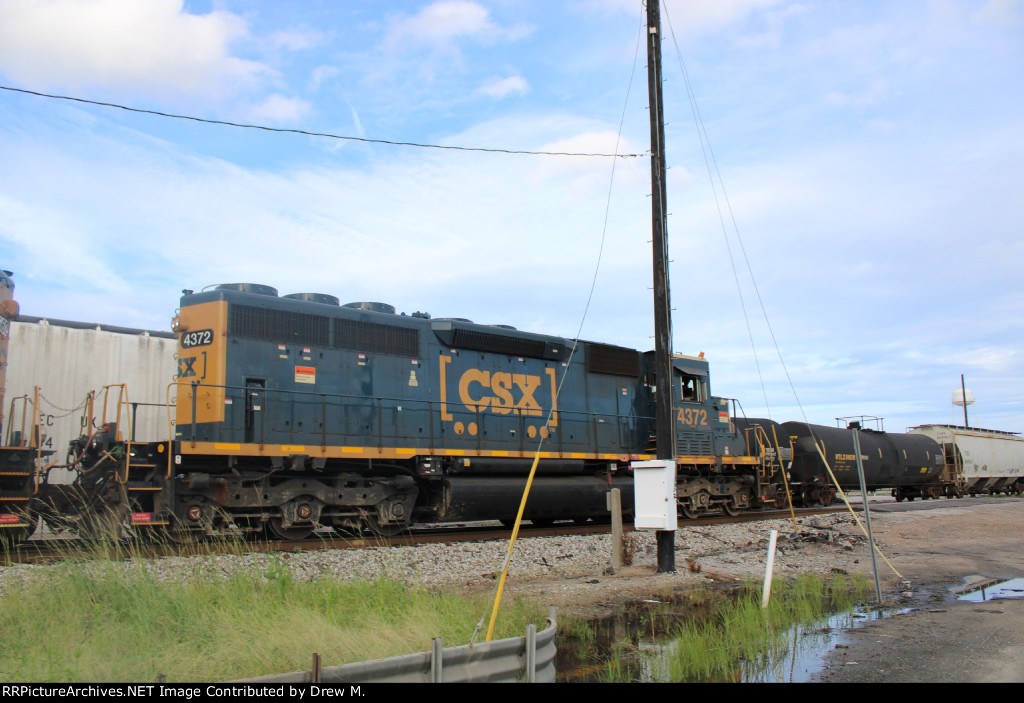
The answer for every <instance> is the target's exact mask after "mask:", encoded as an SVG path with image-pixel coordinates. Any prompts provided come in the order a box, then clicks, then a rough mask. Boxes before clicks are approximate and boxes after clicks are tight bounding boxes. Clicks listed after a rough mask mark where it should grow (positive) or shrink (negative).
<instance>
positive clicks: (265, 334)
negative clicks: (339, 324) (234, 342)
mask: <svg viewBox="0 0 1024 703" xmlns="http://www.w3.org/2000/svg"><path fill="white" fill-rule="evenodd" d="M228 334H230V335H232V336H235V337H248V338H249V339H263V340H267V341H270V342H277V343H279V344H281V343H290V344H306V345H309V346H315V347H326V346H327V345H328V344H329V343H330V320H329V318H327V317H324V316H323V315H310V314H308V313H295V312H286V311H284V310H271V309H267V308H254V307H250V306H248V305H232V306H231V308H230V313H229V315H228Z"/></svg>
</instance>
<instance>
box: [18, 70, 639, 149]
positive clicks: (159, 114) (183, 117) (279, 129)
mask: <svg viewBox="0 0 1024 703" xmlns="http://www.w3.org/2000/svg"><path fill="white" fill-rule="evenodd" d="M0 89H3V90H9V91H12V92H15V93H25V94H26V95H35V96H38V97H41V98H51V99H54V100H71V101H73V102H78V103H86V104H88V105H99V106H101V107H116V108H117V109H119V110H127V111H128V112H138V113H141V114H144V115H156V116H157V117H170V118H173V119H176V120H191V121H193V122H202V123H204V124H215V125H222V126H225V127H241V128H244V129H261V130H263V131H265V132H283V133H289V134H302V135H305V136H307V137H326V138H328V139H343V140H346V141H352V142H365V143H367V144H387V145H389V146H414V147H418V148H420V149H448V150H452V151H484V152H490V153H497V154H525V155H528V156H596V157H605V158H610V157H619V158H636V157H638V156H643V154H596V153H594V154H583V153H573V152H567V151H528V150H525V149H523V150H518V149H493V148H487V147H471V146H442V145H440V144H419V143H416V142H396V141H389V140H387V139H367V138H365V137H346V136H343V135H340V134H328V133H326V132H307V131H305V130H302V129H285V128H282V127H267V126H265V125H257V124H243V123H239V122H226V121H224V120H208V119H206V118H203V117H191V116H189V115H174V114H171V113H168V112H158V111H156V110H143V109H140V108H137V107H128V106H126V105H118V104H117V103H105V102H100V101H98V100H86V99H85V98H74V97H70V96H67V95H50V94H48V93H39V92H36V91H34V90H24V89H22V88H11V87H10V86H6V85H0Z"/></svg>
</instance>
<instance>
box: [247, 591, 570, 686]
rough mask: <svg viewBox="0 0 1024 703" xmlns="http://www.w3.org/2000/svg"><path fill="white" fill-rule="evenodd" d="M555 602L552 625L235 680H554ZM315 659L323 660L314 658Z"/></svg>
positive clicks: (373, 681)
mask: <svg viewBox="0 0 1024 703" xmlns="http://www.w3.org/2000/svg"><path fill="white" fill-rule="evenodd" d="M555 612H556V609H555V608H551V610H550V614H549V615H548V626H547V627H545V628H544V629H543V630H541V631H540V632H537V626H536V625H534V624H532V623H531V624H529V625H527V626H526V635H525V636H523V637H509V638H508V639H503V640H495V641H493V642H484V643H482V644H473V645H469V644H464V645H460V646H457V647H443V645H442V642H441V638H440V637H435V638H434V646H433V649H432V650H431V651H429V652H419V653H417V654H404V655H400V656H397V657H389V658H387V659H374V660H372V661H365V662H356V663H353V664H344V665H342V666H328V667H323V668H320V667H319V666H317V665H314V668H313V669H311V670H307V671H293V672H290V673H287V674H270V675H268V676H258V677H256V678H251V679H240V680H238V681H232V682H231V683H252V684H284V683H307V684H308V683H516V682H526V683H554V681H555V633H556V631H557V623H556V620H555ZM314 661H319V659H318V658H315V659H314Z"/></svg>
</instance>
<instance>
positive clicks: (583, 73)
mask: <svg viewBox="0 0 1024 703" xmlns="http://www.w3.org/2000/svg"><path fill="white" fill-rule="evenodd" d="M663 5H664V6H665V9H666V12H665V14H666V15H667V17H666V22H665V24H666V31H665V32H664V34H665V37H666V41H665V43H664V45H663V51H664V66H665V112H666V121H667V122H668V126H667V144H668V162H669V166H670V169H671V170H670V172H669V180H668V198H669V211H670V213H671V215H670V219H669V235H670V244H669V252H670V256H671V258H672V259H673V263H672V267H671V277H672V279H671V282H672V302H673V307H674V309H675V313H674V318H673V319H674V347H675V351H678V352H682V353H690V354H696V353H698V352H701V351H703V352H705V354H706V356H707V357H708V358H709V360H710V362H711V369H712V389H713V391H714V392H715V393H716V394H721V395H725V396H729V397H735V398H739V399H740V400H741V402H742V403H743V406H744V408H745V409H746V411H747V412H748V414H763V413H764V412H765V406H766V402H765V396H766V395H767V405H768V406H769V407H770V410H771V414H772V416H773V417H774V418H776V419H779V420H787V419H801V413H800V410H798V409H797V407H796V401H795V400H794V395H793V392H792V390H791V389H790V384H789V381H788V380H787V375H786V373H785V372H784V371H783V369H782V367H781V365H780V363H779V360H778V355H777V354H776V352H775V347H774V345H773V342H772V338H771V336H770V335H769V333H768V332H767V329H766V326H765V323H764V316H763V315H762V313H761V305H760V303H759V302H758V298H757V295H756V293H755V292H754V290H753V288H752V286H751V284H750V277H749V275H748V274H747V264H746V261H745V260H744V256H743V254H744V252H745V254H746V259H747V260H749V262H750V268H751V269H752V270H753V272H754V274H755V277H756V281H757V286H758V290H759V292H760V298H761V300H762V301H763V304H764V309H765V311H766V313H767V317H768V319H769V320H770V322H771V324H772V329H773V331H774V339H775V341H776V342H777V343H778V347H779V349H780V350H781V352H782V356H783V359H784V360H785V363H786V368H787V369H788V376H789V378H791V379H792V384H793V386H794V387H795V389H796V391H797V394H798V395H799V399H800V403H801V404H802V405H803V409H804V412H805V413H806V416H807V418H808V419H809V420H810V421H812V422H819V423H822V424H829V425H832V424H834V418H836V417H838V416H848V415H861V414H864V415H875V416H883V417H885V418H886V420H885V426H886V428H887V429H890V430H902V429H903V428H904V427H906V426H909V425H913V424H919V423H925V422H949V421H950V420H951V418H952V419H957V420H958V421H962V415H953V414H952V409H951V406H950V395H951V392H952V390H953V389H954V388H955V387H958V385H959V381H960V374H961V373H963V374H966V376H967V383H968V386H969V387H970V388H971V389H972V390H973V391H974V394H975V396H976V397H977V398H978V403H977V404H976V405H975V406H973V407H972V409H971V411H972V424H975V422H976V424H981V425H984V426H988V427H995V428H998V429H1006V430H1024V398H1022V397H1021V390H1022V388H1024V383H1022V381H1024V359H1022V349H1024V324H1022V323H1024V312H1022V311H1024V284H1022V282H1021V278H1022V277H1021V275H1020V267H1021V262H1022V260H1024V256H1022V254H1024V238H1022V237H1021V226H1022V223H1024V198H1022V196H1021V194H1022V193H1024V169H1022V166H1021V164H1022V163H1024V71H1022V70H1021V66H1024V2H1021V0H989V1H982V0H978V1H976V2H966V1H964V2H953V1H942V0H933V1H925V0H901V2H886V1H877V2H874V1H867V0H865V1H863V2H838V1H837V2H812V1H803V2H797V1H790V0H720V1H718V2H710V1H707V2H694V1H684V0H667V2H663ZM642 22H643V7H642V5H641V3H640V2H639V1H637V0H588V1H587V2H583V1H579V2H576V1H573V0H566V1H564V2H558V3H552V2H540V1H531V0H475V1H471V0H443V1H439V2H433V3H431V2H391V3H385V2H379V1H369V0H367V1H360V0H349V1H347V2H327V1H318V0H304V1H303V2H291V3H282V2H277V1H269V0H268V1H265V2H264V1H255V0H247V1H244V2H243V1H241V0H223V1H203V2H199V1H196V2H192V1H188V2H182V0H145V1H144V2H140V1H139V0H31V1H28V0H0V84H2V85H5V86H9V87H14V88H21V89H25V90H33V91H39V92H45V93H56V94H60V95H69V96H74V97H80V98H86V99H90V100H96V101H103V102H111V103H118V104H123V105H128V106H131V107H137V108H141V109H147V110H154V111H162V112H168V113H176V114H183V115H192V116H197V117H204V118H209V119H214V120H224V121H231V122H242V123H252V124H259V125H265V126H271V127H279V128H286V129H299V130H304V131H310V132H324V133H330V134H335V135H341V136H353V137H364V138H367V139H378V140H390V141H403V142H420V143H430V144H440V145H460V146H474V147H487V148H503V149H517V150H530V151H571V152H585V153H590V152H612V151H614V150H615V149H616V145H618V147H617V148H618V151H619V152H620V153H630V154H641V156H640V157H636V158H623V159H609V158H593V157H554V156H523V155H508V154H496V153H485V152H465V151H441V150H435V149H419V148H413V147H399V146H387V145H381V144H368V143H362V142H355V141H345V140H338V139H329V138H322V137H309V136H302V135H297V134H281V133H269V132H265V131H257V130H250V129H238V128H232V127H225V126H214V125H209V124H200V123H196V122H189V121H181V120H175V119H167V118H161V117H155V116H152V115H144V114H136V113H130V112H126V111H123V110H118V109H114V108H107V107H98V106H92V105H85V104H81V103H74V102H67V101H59V100H52V99H46V98H41V97H36V96H32V95H26V94H21V93H14V92H11V91H2V90H0V164H2V166H3V168H2V169H0V265H2V267H3V268H5V269H9V270H12V271H14V272H15V281H16V283H17V298H18V299H19V301H20V302H21V306H22V312H23V313H24V314H28V315H40V316H48V317H54V318H63V319H73V320H83V321H95V322H102V323H107V324H114V325H123V326H131V327H145V328H152V329H167V327H168V325H169V320H170V318H171V317H172V316H173V314H174V310H175V308H176V307H177V302H178V298H179V295H180V291H181V289H183V288H190V289H196V290H198V289H201V288H202V287H204V286H207V285H210V284H216V283H222V282H239V281H251V282H258V283H265V284H269V285H272V286H274V287H276V288H277V289H278V290H279V291H280V292H281V293H282V294H285V293H294V292H323V293H330V294H332V295H336V296H338V297H339V298H341V300H342V302H349V301H363V300H373V301H383V302H388V303H391V304H393V305H395V306H396V307H397V308H398V309H399V310H400V311H406V312H413V311H416V310H422V311H429V312H430V313H431V314H432V315H434V316H454V317H467V318H470V319H473V320H475V321H477V322H482V323H503V324H511V325H515V326H516V327H518V328H520V329H524V330H530V331H536V332H545V333H551V334H557V335H562V336H566V337H572V336H575V334H576V332H577V329H578V328H579V325H580V318H581V316H582V314H583V311H584V308H585V306H586V301H587V297H588V294H589V290H590V285H591V280H592V278H593V276H594V270H595V266H596V264H597V260H598V251H599V248H600V245H601V241H602V233H605V243H604V249H603V255H602V258H601V264H600V269H599V272H598V275H597V281H596V288H595V292H594V300H593V303H592V304H591V307H590V310H589V313H588V316H587V319H586V322H585V324H584V327H583V330H582V333H581V335H580V336H582V337H583V338H586V339H592V340H598V341H604V342H609V343H613V344H620V345H623V346H629V347H634V348H641V349H647V348H650V346H651V344H652V341H651V335H652V329H651V328H652V325H653V323H652V314H651V307H652V303H651V292H650V290H649V288H650V286H651V282H650V279H651V263H650V245H649V239H650V200H649V198H648V194H649V191H650V163H649V160H648V158H647V156H646V154H645V151H646V149H647V144H648V140H649V137H648V131H647V130H648V117H647V111H646V102H647V98H646V71H645V60H644V56H643V49H642V45H641V51H640V57H639V59H638V60H637V61H636V63H635V64H634V57H635V56H636V50H637V42H638V40H641V39H642V28H641V25H642ZM668 24H671V28H672V30H673V32H672V33H670V32H669V31H668ZM681 62H684V63H685V66H686V70H687V72H688V75H689V78H690V81H691V84H692V88H693V91H694V94H695V95H696V99H697V104H698V108H699V111H700V115H701V117H702V119H703V125H704V127H705V129H706V132H707V134H708V136H709V137H710V140H711V148H712V149H713V152H714V156H715V159H716V163H717V168H718V170H719V171H720V172H721V176H722V180H723V181H724V183H725V193H724V196H723V193H722V192H721V191H720V190H719V191H718V202H719V203H721V204H723V205H724V204H725V202H726V198H727V200H728V204H729V205H730V206H731V212H730V211H728V210H726V211H724V212H723V214H722V215H720V214H719V211H718V210H717V209H716V197H715V191H713V190H712V186H711V181H710V179H709V177H708V173H707V172H708V167H707V166H706V164H705V160H704V157H703V156H702V150H701V146H700V142H699V141H698V139H697V129H696V127H695V124H694V119H693V115H692V111H691V107H690V105H689V102H688V100H687V91H686V84H685V82H684V80H683V76H682V72H681V68H680V63H681ZM620 121H621V122H622V125H623V127H622V132H621V135H620V134H619V124H620ZM613 166H614V172H613ZM606 212H607V225H606V224H605V222H606ZM722 220H724V221H725V223H726V225H727V226H726V227H725V231H726V232H728V235H727V236H728V239H727V238H726V235H724V234H723V227H722V224H721V222H722ZM733 220H735V223H736V226H737V227H738V229H739V232H740V234H741V235H742V242H743V246H742V249H741V248H740V245H739V243H738V241H737V239H736V238H735V232H734V229H733V224H732V223H733ZM730 253H731V255H732V260H733V261H734V262H735V269H736V271H737V272H738V273H739V274H740V284H739V286H738V285H737V283H736V282H735V279H734V276H733V268H734V265H733V264H732V263H731V260H730ZM738 288H739V289H741V290H742V292H743V301H744V302H743V305H745V307H746V312H747V314H748V316H749V318H750V324H751V328H750V332H749V333H748V328H747V324H746V322H745V320H744V311H743V306H741V303H740V296H739V294H738ZM751 337H752V338H753V340H754V342H755V347H756V349H757V357H756V360H755V356H754V352H753V351H752V345H751ZM758 367H760V375H761V376H762V377H763V381H762V380H761V378H759V373H758ZM762 389H763V390H762ZM975 413H977V416H976V417H977V420H976V421H975V420H974V418H975Z"/></svg>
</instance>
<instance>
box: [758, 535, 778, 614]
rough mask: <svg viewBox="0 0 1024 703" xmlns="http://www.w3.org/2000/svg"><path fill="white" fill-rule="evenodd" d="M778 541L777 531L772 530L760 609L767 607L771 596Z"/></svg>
mask: <svg viewBox="0 0 1024 703" xmlns="http://www.w3.org/2000/svg"><path fill="white" fill-rule="evenodd" d="M778 539H779V531H778V530H772V536H771V538H769V540H768V565H767V567H765V570H764V588H763V589H762V590H761V608H762V609H764V608H767V607H768V601H769V599H770V598H771V595H772V572H773V571H775V542H776V541H777V540H778Z"/></svg>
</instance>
